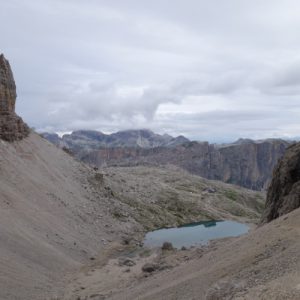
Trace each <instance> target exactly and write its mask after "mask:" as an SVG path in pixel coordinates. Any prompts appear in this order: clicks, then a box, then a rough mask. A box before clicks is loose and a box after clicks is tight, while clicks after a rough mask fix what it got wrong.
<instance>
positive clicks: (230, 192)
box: [224, 190, 239, 201]
mask: <svg viewBox="0 0 300 300" xmlns="http://www.w3.org/2000/svg"><path fill="white" fill-rule="evenodd" d="M224 195H225V197H226V198H228V199H230V200H232V201H237V200H238V198H239V194H238V193H237V192H236V191H234V190H226V191H225V192H224Z"/></svg>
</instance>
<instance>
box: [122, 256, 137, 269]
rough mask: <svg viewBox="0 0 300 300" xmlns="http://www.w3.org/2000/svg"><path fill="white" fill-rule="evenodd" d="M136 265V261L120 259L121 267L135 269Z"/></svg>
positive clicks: (126, 258)
mask: <svg viewBox="0 0 300 300" xmlns="http://www.w3.org/2000/svg"><path fill="white" fill-rule="evenodd" d="M135 265H136V263H135V261H134V260H132V259H130V258H128V257H120V258H119V266H127V267H133V266H135Z"/></svg>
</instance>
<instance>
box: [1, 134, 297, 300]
mask: <svg viewBox="0 0 300 300" xmlns="http://www.w3.org/2000/svg"><path fill="white" fill-rule="evenodd" d="M0 172H1V182H0V299H1V300H2V299H3V300H6V299H9V300H10V299H13V300H14V299H25V300H26V299H28V300H29V299H30V300H35V299H45V300H46V299H76V300H78V299H94V300H95V299H96V300H97V299H300V295H299V292H300V281H299V270H300V266H299V261H300V259H299V255H300V254H299V249H300V245H299V213H300V212H299V210H296V211H294V212H292V213H290V214H289V215H287V216H283V217H282V218H281V219H279V220H277V221H274V222H272V223H270V224H268V225H265V226H263V227H261V228H258V229H253V230H252V231H251V232H250V233H249V234H248V235H246V236H243V237H240V238H236V239H224V240H219V241H215V242H213V243H211V245H210V246H208V247H203V248H198V249H196V248H195V249H190V250H186V251H167V252H161V251H160V250H153V251H148V250H145V249H143V248H141V247H140V246H139V244H140V241H141V239H142V237H143V235H144V233H145V230H151V229H154V228H158V227H160V226H174V225H178V224H182V223H185V222H190V221H199V220H200V219H211V218H215V219H234V220H240V221H242V222H250V223H255V222H257V220H258V219H259V215H260V212H261V209H262V205H263V200H262V199H263V198H262V197H263V195H262V194H260V193H257V192H251V191H247V190H245V189H242V188H237V187H234V186H230V185H226V184H223V183H218V182H211V181H208V180H204V179H202V178H200V177H197V176H192V175H189V174H187V173H186V172H183V171H182V170H178V169H168V168H166V169H158V168H145V167H140V168H109V169H105V170H101V173H100V171H99V170H93V169H91V168H89V167H87V166H85V165H84V164H81V163H79V162H77V161H75V160H74V159H73V158H72V157H71V156H69V155H68V154H66V153H64V152H63V151H62V150H60V149H57V148H56V147H55V146H53V145H52V144H50V143H48V142H47V141H45V140H44V139H42V138H41V137H39V136H38V135H37V134H31V135H30V136H29V137H28V138H26V139H24V140H22V141H21V142H16V143H7V142H3V141H0ZM103 174H104V175H103ZM129 256H130V257H131V259H132V261H133V263H132V264H134V265H133V266H126V265H124V264H123V263H122V262H120V258H122V257H123V258H126V257H129ZM147 262H148V263H149V262H150V263H152V262H154V263H155V264H156V265H159V266H161V267H160V268H159V270H156V271H155V272H153V273H151V274H148V273H147V274H146V273H145V272H143V271H142V270H141V268H142V266H143V265H144V264H145V263H147ZM218 294H220V296H218ZM227 295H228V297H227ZM205 297H206V298H205ZM226 297H227V298H226Z"/></svg>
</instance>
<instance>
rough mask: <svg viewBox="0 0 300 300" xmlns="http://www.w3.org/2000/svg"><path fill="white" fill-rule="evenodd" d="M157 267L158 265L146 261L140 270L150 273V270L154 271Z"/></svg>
mask: <svg viewBox="0 0 300 300" xmlns="http://www.w3.org/2000/svg"><path fill="white" fill-rule="evenodd" d="M158 269H159V265H157V264H152V263H146V264H145V265H143V267H142V271H143V272H145V273H152V272H154V271H156V270H158Z"/></svg>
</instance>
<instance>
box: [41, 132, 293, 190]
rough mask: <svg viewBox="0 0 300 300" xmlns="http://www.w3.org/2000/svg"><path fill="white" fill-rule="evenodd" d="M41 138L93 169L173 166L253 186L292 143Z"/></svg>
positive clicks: (131, 136)
mask: <svg viewBox="0 0 300 300" xmlns="http://www.w3.org/2000/svg"><path fill="white" fill-rule="evenodd" d="M42 136H43V137H44V138H46V139H47V140H49V141H50V142H52V143H54V144H55V145H57V146H59V147H61V148H65V149H67V150H68V151H69V152H71V153H73V154H74V156H75V157H76V158H77V159H79V160H81V161H84V162H86V163H88V164H90V165H92V166H95V167H103V166H136V165H148V166H163V165H175V166H177V167H181V168H183V169H185V170H187V171H189V172H190V173H192V174H196V175H199V176H202V177H204V178H207V179H214V180H221V181H223V182H226V183H231V184H236V185H240V186H243V187H246V188H250V189H253V190H265V189H267V187H268V185H269V183H270V178H271V175H272V170H273V168H274V166H275V165H276V163H277V162H278V159H279V158H281V157H282V156H283V154H284V153H285V150H286V148H287V147H288V146H289V145H290V144H292V142H290V141H285V140H282V139H266V140H256V141H255V140H251V139H239V140H237V141H236V142H234V143H230V144H210V143H208V142H197V141H190V140H189V139H187V138H186V137H184V136H178V137H172V136H170V135H166V134H165V135H159V134H156V133H154V132H152V131H150V130H147V129H142V130H126V131H120V132H116V133H113V134H108V135H107V134H104V133H102V132H99V131H90V130H79V131H74V132H73V133H71V134H65V135H63V136H62V137H61V138H60V137H59V136H58V135H57V134H50V133H43V134H42Z"/></svg>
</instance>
